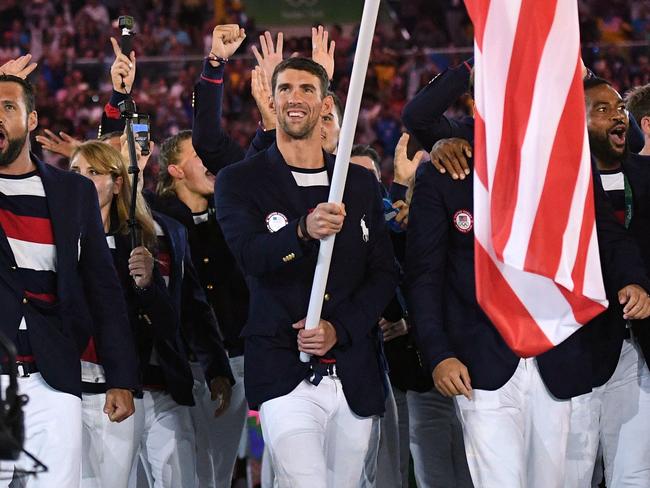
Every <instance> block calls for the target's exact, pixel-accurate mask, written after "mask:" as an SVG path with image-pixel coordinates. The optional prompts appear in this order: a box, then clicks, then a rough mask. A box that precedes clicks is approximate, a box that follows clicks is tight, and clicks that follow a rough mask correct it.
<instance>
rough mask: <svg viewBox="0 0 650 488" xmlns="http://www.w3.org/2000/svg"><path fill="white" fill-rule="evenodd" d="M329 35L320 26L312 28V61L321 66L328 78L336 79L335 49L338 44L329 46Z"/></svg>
mask: <svg viewBox="0 0 650 488" xmlns="http://www.w3.org/2000/svg"><path fill="white" fill-rule="evenodd" d="M328 40H329V33H328V32H327V31H326V30H325V29H324V28H323V26H322V25H319V26H318V28H316V27H312V28H311V59H312V60H313V61H315V62H317V63H318V64H320V65H321V66H322V67H323V68H325V71H326V72H327V77H328V78H329V79H330V80H331V79H332V78H334V49H335V48H336V43H335V42H334V41H332V42H330V43H329V45H328Z"/></svg>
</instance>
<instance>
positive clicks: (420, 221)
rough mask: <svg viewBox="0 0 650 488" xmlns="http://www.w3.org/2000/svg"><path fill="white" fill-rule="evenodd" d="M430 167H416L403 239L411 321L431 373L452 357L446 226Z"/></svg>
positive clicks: (424, 165) (447, 225) (447, 231)
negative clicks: (447, 312)
mask: <svg viewBox="0 0 650 488" xmlns="http://www.w3.org/2000/svg"><path fill="white" fill-rule="evenodd" d="M435 179H436V174H435V169H434V167H433V165H431V164H423V165H421V166H420V167H419V168H418V172H417V177H416V180H415V191H414V193H413V200H412V202H411V208H410V212H409V225H408V229H407V237H406V266H405V280H404V282H405V283H406V286H408V289H407V303H408V310H409V316H410V317H411V322H412V323H413V325H414V327H415V333H416V338H417V342H418V345H419V347H420V350H421V351H422V354H423V355H424V359H425V361H426V363H427V364H428V365H429V366H430V368H431V370H433V369H434V368H435V367H436V366H437V365H438V363H440V362H441V361H442V360H444V359H447V358H450V357H454V352H453V351H452V349H451V345H450V344H449V341H448V339H447V335H446V333H445V328H444V310H443V308H444V307H443V301H444V289H443V285H444V279H445V262H446V257H447V246H448V238H449V223H448V219H447V215H446V211H445V205H444V202H443V200H442V196H441V194H440V191H439V189H438V185H436V181H435Z"/></svg>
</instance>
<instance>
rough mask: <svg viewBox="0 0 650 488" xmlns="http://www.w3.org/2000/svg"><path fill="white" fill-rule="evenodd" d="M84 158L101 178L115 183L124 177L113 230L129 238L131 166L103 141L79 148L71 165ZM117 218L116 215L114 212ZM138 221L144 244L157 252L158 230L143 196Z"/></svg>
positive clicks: (113, 205) (137, 205)
mask: <svg viewBox="0 0 650 488" xmlns="http://www.w3.org/2000/svg"><path fill="white" fill-rule="evenodd" d="M79 155H80V156H83V157H84V159H85V160H86V161H87V162H88V164H89V165H90V166H91V167H92V168H93V169H94V170H95V171H97V172H98V173H99V174H103V175H111V177H112V178H113V181H115V180H117V178H119V177H120V176H121V177H122V188H121V190H120V192H119V193H118V194H117V195H114V196H113V202H112V203H111V211H113V210H114V215H117V220H118V221H117V222H111V227H112V228H113V229H115V230H116V231H117V232H118V233H120V234H125V235H126V234H128V233H129V226H128V219H129V208H130V205H131V180H130V178H129V172H128V165H127V163H126V161H125V160H124V158H123V157H122V155H121V154H120V153H119V151H117V149H115V148H114V147H112V146H110V145H109V144H106V143H105V142H101V141H87V142H84V143H83V144H81V145H79V146H77V147H76V148H75V149H74V151H72V154H71V155H70V161H72V160H74V158H76V157H77V156H79ZM111 214H113V212H111ZM135 220H136V222H137V223H138V225H139V227H140V229H141V231H142V244H143V245H144V246H145V247H147V248H149V249H153V248H154V247H155V245H156V229H155V227H154V223H153V217H152V216H151V210H149V206H148V205H147V202H145V200H144V198H143V197H142V194H141V193H138V196H137V198H136V201H135Z"/></svg>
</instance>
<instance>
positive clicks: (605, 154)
mask: <svg viewBox="0 0 650 488" xmlns="http://www.w3.org/2000/svg"><path fill="white" fill-rule="evenodd" d="M589 147H590V148H591V154H593V155H594V157H595V158H596V159H598V161H600V162H601V163H602V164H603V165H604V166H608V167H616V166H618V165H620V164H621V163H622V162H623V161H625V160H626V159H627V154H628V146H627V139H626V140H625V149H623V152H622V153H618V152H616V150H615V149H614V148H613V147H612V144H611V143H610V142H609V137H607V135H605V137H601V135H600V134H593V133H591V132H590V133H589Z"/></svg>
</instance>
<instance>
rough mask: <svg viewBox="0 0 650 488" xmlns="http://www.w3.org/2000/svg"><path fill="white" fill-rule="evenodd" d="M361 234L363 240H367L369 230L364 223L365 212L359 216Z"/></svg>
mask: <svg viewBox="0 0 650 488" xmlns="http://www.w3.org/2000/svg"><path fill="white" fill-rule="evenodd" d="M360 224H361V235H362V237H363V242H368V238H369V237H370V231H369V230H368V226H367V225H366V214H363V217H361V223H360Z"/></svg>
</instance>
